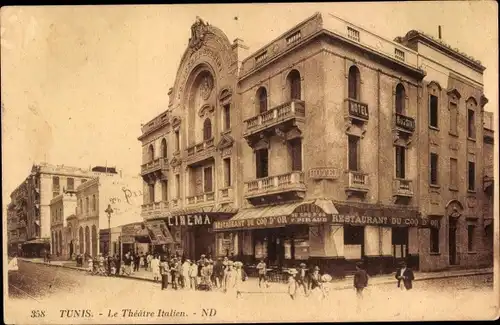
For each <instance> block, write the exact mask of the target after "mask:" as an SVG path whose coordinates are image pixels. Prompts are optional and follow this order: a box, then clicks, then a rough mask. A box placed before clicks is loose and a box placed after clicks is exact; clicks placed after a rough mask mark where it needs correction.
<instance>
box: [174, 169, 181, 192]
mask: <svg viewBox="0 0 500 325" xmlns="http://www.w3.org/2000/svg"><path fill="white" fill-rule="evenodd" d="M175 197H176V198H180V197H181V176H180V175H179V174H177V175H175Z"/></svg>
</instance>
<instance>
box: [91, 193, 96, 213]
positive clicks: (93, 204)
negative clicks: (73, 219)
mask: <svg viewBox="0 0 500 325" xmlns="http://www.w3.org/2000/svg"><path fill="white" fill-rule="evenodd" d="M96 210H97V201H96V198H95V194H93V195H92V211H96Z"/></svg>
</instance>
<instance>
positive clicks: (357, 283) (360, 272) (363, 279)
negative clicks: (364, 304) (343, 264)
mask: <svg viewBox="0 0 500 325" xmlns="http://www.w3.org/2000/svg"><path fill="white" fill-rule="evenodd" d="M367 286H368V274H367V273H366V271H365V270H364V269H363V264H362V263H359V262H358V263H356V273H354V289H356V295H357V297H358V298H363V290H364V289H365V288H366V287H367Z"/></svg>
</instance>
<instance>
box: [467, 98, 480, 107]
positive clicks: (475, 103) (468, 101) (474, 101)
mask: <svg viewBox="0 0 500 325" xmlns="http://www.w3.org/2000/svg"><path fill="white" fill-rule="evenodd" d="M465 102H466V103H467V106H469V104H471V105H474V106H477V100H476V99H475V98H474V97H473V96H470V97H469V98H467V100H466V101H465Z"/></svg>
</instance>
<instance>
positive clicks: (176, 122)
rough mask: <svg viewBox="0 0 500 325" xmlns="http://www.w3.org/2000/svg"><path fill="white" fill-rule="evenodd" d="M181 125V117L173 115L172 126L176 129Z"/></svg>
mask: <svg viewBox="0 0 500 325" xmlns="http://www.w3.org/2000/svg"><path fill="white" fill-rule="evenodd" d="M179 125H181V118H180V117H178V116H174V117H172V127H173V128H174V129H175V128H177V127H178V126H179Z"/></svg>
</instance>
